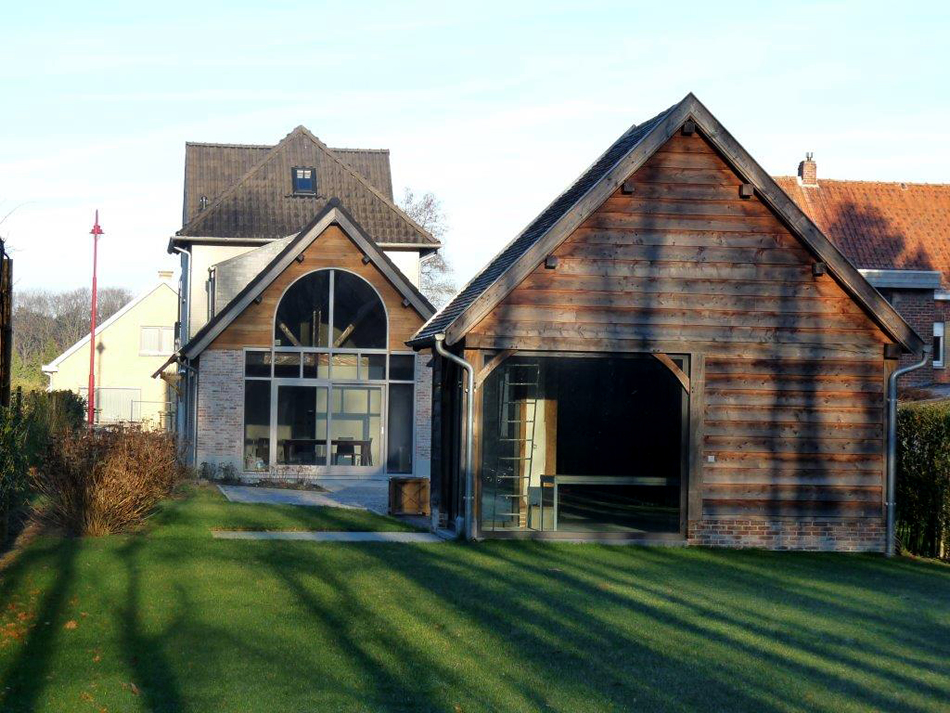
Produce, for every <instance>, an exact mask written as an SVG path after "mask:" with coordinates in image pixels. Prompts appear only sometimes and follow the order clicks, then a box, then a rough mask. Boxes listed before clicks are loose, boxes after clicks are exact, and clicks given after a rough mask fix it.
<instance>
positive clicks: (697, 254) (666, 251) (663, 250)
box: [555, 241, 812, 272]
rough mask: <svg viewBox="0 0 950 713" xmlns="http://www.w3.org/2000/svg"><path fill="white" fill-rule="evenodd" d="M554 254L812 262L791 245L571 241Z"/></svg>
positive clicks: (663, 259)
mask: <svg viewBox="0 0 950 713" xmlns="http://www.w3.org/2000/svg"><path fill="white" fill-rule="evenodd" d="M555 254H556V255H557V256H558V257H559V258H591V259H594V260H635V261H639V260H649V261H651V262H690V263H705V262H711V263H728V264H733V265H735V264H750V265H799V266H800V265H807V266H808V269H809V272H810V271H811V263H812V261H811V260H809V258H808V256H807V255H806V254H805V251H804V250H798V249H794V248H734V247H710V248H707V247H693V246H689V245H654V246H650V247H646V246H642V245H608V244H602V243H596V244H591V243H586V242H580V241H578V242H571V243H566V244H565V245H562V246H561V247H560V248H559V249H558V250H557V251H556V252H555Z"/></svg>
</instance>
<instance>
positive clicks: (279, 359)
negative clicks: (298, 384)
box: [274, 352, 300, 379]
mask: <svg viewBox="0 0 950 713" xmlns="http://www.w3.org/2000/svg"><path fill="white" fill-rule="evenodd" d="M274 376H275V377H276V378H281V377H283V378H292V379H297V378H299V377H300V354H297V353H295V352H275V353H274Z"/></svg>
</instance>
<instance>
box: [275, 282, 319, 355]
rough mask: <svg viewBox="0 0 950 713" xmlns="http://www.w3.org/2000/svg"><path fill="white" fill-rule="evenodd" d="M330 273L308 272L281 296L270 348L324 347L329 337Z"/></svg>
mask: <svg viewBox="0 0 950 713" xmlns="http://www.w3.org/2000/svg"><path fill="white" fill-rule="evenodd" d="M329 324H330V271H329V270H320V271H318V272H312V273H310V274H309V275H307V276H306V277H302V278H300V279H299V280H297V281H296V282H295V283H294V284H293V285H291V287H290V289H289V290H287V292H286V293H285V294H284V296H283V298H282V299H281V301H280V305H278V307H277V318H276V320H275V321H274V345H275V346H284V347H325V346H327V342H328V338H329V334H330V326H329Z"/></svg>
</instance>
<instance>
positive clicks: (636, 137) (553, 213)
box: [412, 107, 673, 343]
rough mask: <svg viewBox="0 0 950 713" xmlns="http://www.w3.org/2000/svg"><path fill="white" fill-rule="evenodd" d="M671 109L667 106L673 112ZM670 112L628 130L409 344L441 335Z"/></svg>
mask: <svg viewBox="0 0 950 713" xmlns="http://www.w3.org/2000/svg"><path fill="white" fill-rule="evenodd" d="M672 108H673V107H670V109H672ZM670 109H667V110H666V111H663V112H661V113H659V114H657V115H656V116H655V117H653V118H652V119H650V120H649V121H645V122H643V123H642V124H640V125H639V126H637V125H634V126H632V127H630V128H629V129H628V130H627V131H626V132H624V134H623V135H622V136H621V137H620V138H619V139H617V140H616V141H615V142H614V143H613V144H612V145H611V146H610V148H608V149H607V150H606V151H605V152H604V153H603V154H602V155H601V156H600V158H598V159H597V160H596V161H594V163H593V164H591V166H590V168H588V169H587V170H586V171H584V173H582V174H581V176H580V177H579V178H578V179H577V180H576V181H574V183H573V184H571V186H570V187H569V188H568V189H567V190H566V191H564V192H563V193H562V194H561V195H560V196H558V197H557V198H556V199H555V200H554V202H553V203H551V204H550V205H549V206H548V207H547V208H545V209H544V210H543V211H542V212H541V214H540V215H539V216H538V217H537V218H535V219H534V220H533V221H532V222H531V223H530V224H529V225H528V227H527V228H525V229H524V230H523V231H522V232H521V233H520V234H519V235H518V237H516V238H515V239H514V240H513V241H511V242H510V243H508V245H507V247H505V248H504V250H502V251H501V252H500V253H498V255H496V256H495V258H494V259H493V260H492V261H491V262H490V263H488V265H487V266H486V267H485V268H484V269H483V270H482V271H481V272H479V273H478V274H477V275H476V276H475V277H474V278H472V280H471V281H470V282H469V283H468V284H467V285H466V286H465V287H463V288H462V290H461V292H459V293H458V294H457V295H456V296H455V297H454V298H453V299H452V301H451V302H449V303H448V304H447V305H446V306H445V307H443V308H442V309H441V310H440V311H439V312H438V314H436V315H435V316H434V317H432V319H430V320H429V321H428V322H427V323H426V324H424V325H423V326H422V328H421V329H420V330H419V332H417V333H416V335H415V336H414V337H413V338H412V343H417V342H418V343H422V342H426V341H428V340H430V339H431V338H432V337H434V336H435V335H436V334H439V333H441V332H444V331H445V330H446V328H448V327H449V325H451V324H452V322H454V321H455V320H456V319H457V318H458V317H459V316H460V315H461V314H462V313H463V312H464V311H465V310H466V309H468V307H469V306H471V305H472V303H474V302H475V300H476V299H478V297H479V296H481V294H482V293H483V292H485V290H487V289H488V288H489V287H490V286H491V285H492V284H493V283H494V282H495V281H496V280H497V279H498V278H499V277H501V276H502V275H503V274H504V273H505V271H506V270H507V269H508V268H509V267H511V266H512V265H513V264H514V263H515V262H517V260H518V259H519V258H520V257H521V256H522V255H524V254H525V252H526V251H527V250H528V249H529V248H530V247H531V246H532V245H534V244H535V243H536V242H538V240H540V239H541V237H542V236H543V235H544V234H545V233H546V232H547V231H548V230H549V229H550V228H551V227H552V226H553V225H554V224H555V223H557V221H558V220H560V218H561V217H562V216H564V214H565V213H567V212H568V211H569V210H570V209H571V207H572V206H574V205H575V204H576V203H577V202H578V201H579V200H580V199H581V198H582V197H583V196H584V195H585V194H586V193H587V191H589V190H590V189H591V188H592V187H593V186H594V185H595V184H596V183H597V182H598V181H600V180H601V179H602V178H603V177H604V176H605V175H606V174H607V173H608V172H609V171H610V169H611V168H613V167H614V166H615V165H616V164H617V162H619V161H620V160H621V159H622V158H623V157H624V156H626V155H627V154H628V153H630V151H632V150H633V148H634V147H635V146H636V145H637V144H638V143H639V142H640V141H641V140H642V139H643V138H644V137H645V136H646V135H647V134H648V133H650V130H651V129H653V128H654V127H655V126H656V125H657V124H659V123H660V121H662V120H663V118H664V117H666V115H667V114H668V113H669V111H670Z"/></svg>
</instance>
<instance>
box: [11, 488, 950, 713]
mask: <svg viewBox="0 0 950 713" xmlns="http://www.w3.org/2000/svg"><path fill="white" fill-rule="evenodd" d="M249 527H262V528H264V529H294V528H312V529H326V528H331V529H354V528H359V527H375V528H377V529H378V528H383V527H385V528H400V527H402V526H401V525H400V524H398V523H394V522H393V521H392V520H388V519H386V518H380V517H377V516H371V515H367V514H365V513H354V512H352V511H339V510H331V509H322V510H319V509H314V510H310V509H308V510H305V511H304V510H298V509H296V508H293V507H271V506H257V505H254V506H240V505H235V504H231V503H226V502H224V501H223V500H221V499H220V497H219V496H218V495H217V494H216V493H215V492H213V491H210V490H197V491H195V490H192V491H190V492H189V493H188V495H187V496H186V497H185V498H183V499H180V500H177V501H174V502H170V503H168V504H167V505H166V506H165V507H164V508H163V510H162V512H161V513H160V514H159V515H158V516H157V517H156V518H155V519H154V520H153V522H152V523H151V524H150V526H149V527H148V528H147V530H146V531H145V532H144V533H141V534H137V535H131V536H123V537H107V538H100V539H94V540H82V541H78V540H61V539H55V538H41V539H39V540H37V541H35V542H34V543H32V544H31V545H30V546H29V547H28V548H27V549H26V550H25V551H24V552H22V553H21V555H20V556H19V558H18V559H17V560H16V561H15V562H14V564H13V565H12V566H11V567H10V568H8V569H7V570H6V571H5V572H3V573H2V575H0V576H2V581H0V597H2V602H3V605H4V606H3V613H2V620H0V627H2V636H0V709H2V710H3V711H8V712H11V713H12V712H13V711H76V712H78V713H82V712H83V711H90V712H94V711H102V710H107V711H112V712H118V711H198V712H202V713H204V712H206V711H430V710H431V711H447V712H449V713H458V712H460V711H461V712H464V713H472V712H474V711H509V710H511V711H542V710H557V711H570V712H572V713H573V712H580V711H605V710H616V711H620V710H629V711H661V710H663V711H665V710H696V711H757V712H759V713H769V712H771V711H814V710H828V711H832V710H833V711H863V710H884V711H925V710H932V711H936V710H944V711H946V710H948V708H950V567H947V566H944V565H940V564H936V563H931V562H915V561H910V560H904V559H898V560H894V561H887V560H884V559H883V558H880V557H876V556H845V555H815V554H800V553H769V552H755V551H744V552H736V551H717V550H707V549H697V548H690V549H685V548H684V549H678V548H641V547H625V546H596V545H571V544H548V543H531V542H522V543H514V542H492V543H482V544H477V545H465V544H459V543H440V544H433V545H404V544H339V543H336V544H320V543H312V542H280V541H266V542H260V541H223V540H215V539H212V537H211V529H213V528H222V529H229V528H249Z"/></svg>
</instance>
